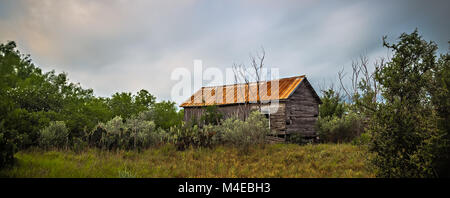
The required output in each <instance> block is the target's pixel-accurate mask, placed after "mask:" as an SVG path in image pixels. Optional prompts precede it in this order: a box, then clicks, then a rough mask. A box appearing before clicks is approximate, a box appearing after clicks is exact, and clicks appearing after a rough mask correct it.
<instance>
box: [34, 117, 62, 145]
mask: <svg viewBox="0 0 450 198" xmlns="http://www.w3.org/2000/svg"><path fill="white" fill-rule="evenodd" d="M68 137H69V130H68V129H67V127H66V124H65V123H64V122H63V121H55V122H50V125H49V126H48V127H45V128H43V129H42V130H41V131H40V135H39V145H40V146H41V147H44V148H63V147H65V146H67V145H68V143H69V142H68V141H69V139H68Z"/></svg>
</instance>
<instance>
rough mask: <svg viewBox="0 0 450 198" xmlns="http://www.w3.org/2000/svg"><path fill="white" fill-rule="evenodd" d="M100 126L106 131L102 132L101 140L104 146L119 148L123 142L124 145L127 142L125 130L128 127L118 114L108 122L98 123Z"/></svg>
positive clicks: (111, 148)
mask: <svg viewBox="0 0 450 198" xmlns="http://www.w3.org/2000/svg"><path fill="white" fill-rule="evenodd" d="M98 127H100V128H103V130H104V131H105V133H103V134H102V138H101V140H100V142H101V145H102V147H103V148H105V149H108V150H113V149H117V148H119V147H120V145H121V144H122V145H123V144H124V143H125V142H126V139H125V138H126V136H125V131H126V130H127V128H126V125H125V124H124V122H123V119H122V117H120V116H116V117H114V118H113V119H112V120H110V121H108V122H107V123H106V124H103V123H100V124H98V125H97V128H98ZM122 137H123V139H122Z"/></svg>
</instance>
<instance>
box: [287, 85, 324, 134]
mask: <svg viewBox="0 0 450 198" xmlns="http://www.w3.org/2000/svg"><path fill="white" fill-rule="evenodd" d="M318 115H319V100H318V99H317V98H316V97H315V96H314V92H313V89H312V87H311V85H310V84H309V82H308V81H306V80H305V81H304V82H302V83H301V84H300V85H299V87H298V88H297V89H296V90H295V92H294V93H292V95H291V96H290V97H289V98H288V100H287V101H286V133H287V134H293V133H299V134H301V135H303V136H305V137H315V136H317V133H316V130H315V124H316V122H317V119H318Z"/></svg>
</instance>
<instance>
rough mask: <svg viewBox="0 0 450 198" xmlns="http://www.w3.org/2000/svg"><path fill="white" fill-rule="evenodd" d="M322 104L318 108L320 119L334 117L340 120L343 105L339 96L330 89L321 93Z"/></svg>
mask: <svg viewBox="0 0 450 198" xmlns="http://www.w3.org/2000/svg"><path fill="white" fill-rule="evenodd" d="M322 93H323V96H322V97H321V100H322V104H321V105H320V107H319V115H320V116H321V117H322V118H326V117H331V116H336V117H339V118H341V117H342V115H344V113H345V104H344V102H343V101H342V98H341V96H340V95H339V94H338V93H336V91H335V90H334V89H332V88H330V89H328V90H325V91H322Z"/></svg>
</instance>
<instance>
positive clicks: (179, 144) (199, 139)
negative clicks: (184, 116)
mask: <svg viewBox="0 0 450 198" xmlns="http://www.w3.org/2000/svg"><path fill="white" fill-rule="evenodd" d="M169 134H170V135H171V139H170V141H171V142H172V143H174V144H175V145H176V148H177V150H186V149H187V148H189V147H191V146H192V147H211V146H212V144H213V141H212V140H213V139H212V138H213V136H214V135H215V132H213V130H212V126H211V125H205V126H203V127H202V128H200V127H199V126H198V125H190V124H186V123H182V124H181V125H176V126H174V127H171V128H170V129H169Z"/></svg>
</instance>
